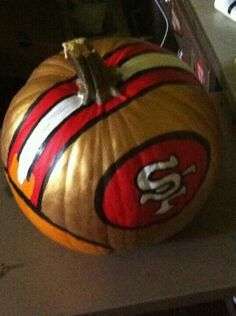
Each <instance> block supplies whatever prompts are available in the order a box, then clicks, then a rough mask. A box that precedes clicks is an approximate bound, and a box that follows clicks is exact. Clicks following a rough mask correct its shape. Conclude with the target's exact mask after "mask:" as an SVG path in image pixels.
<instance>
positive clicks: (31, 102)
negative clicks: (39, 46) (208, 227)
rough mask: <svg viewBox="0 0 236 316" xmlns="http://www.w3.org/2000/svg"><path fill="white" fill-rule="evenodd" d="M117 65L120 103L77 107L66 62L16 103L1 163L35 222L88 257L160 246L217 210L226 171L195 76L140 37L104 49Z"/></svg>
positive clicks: (47, 67) (51, 63)
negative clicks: (216, 194) (206, 208)
mask: <svg viewBox="0 0 236 316" xmlns="http://www.w3.org/2000/svg"><path fill="white" fill-rule="evenodd" d="M93 45H94V47H95V48H96V50H97V51H98V53H99V54H100V55H101V56H102V57H103V60H104V62H105V64H106V65H107V66H109V67H117V69H118V70H119V73H120V74H121V76H122V81H121V82H120V83H119V86H118V87H117V89H118V91H119V94H118V95H116V96H114V97H112V98H110V99H109V100H108V101H107V102H105V103H103V104H101V105H99V104H97V103H90V104H87V105H85V106H81V105H80V103H79V102H78V96H77V90H78V87H77V85H76V77H75V71H74V69H73V67H72V66H71V64H70V62H69V61H68V60H67V59H65V58H64V56H63V55H62V54H58V55H56V56H53V57H51V58H49V59H47V60H46V61H44V62H43V63H42V64H41V65H40V66H39V67H38V68H37V69H35V71H34V72H33V74H32V75H31V77H30V78H29V80H28V82H27V83H26V85H25V86H24V87H23V88H22V89H21V90H20V91H19V93H18V94H17V95H16V96H15V97H14V99H13V100H12V103H11V105H10V107H9V110H8V112H7V114H6V117H5V120H4V125H3V131H2V159H3V163H4V167H5V171H6V177H7V179H8V182H9V185H10V187H11V190H12V192H13V194H14V196H15V199H16V201H17V203H18V204H19V206H20V207H21V209H22V211H23V212H24V213H25V215H26V216H27V217H28V218H29V219H30V220H31V221H32V222H33V223H34V224H35V225H36V226H37V228H38V229H39V230H40V231H42V232H43V233H44V234H46V235H47V236H49V237H50V238H52V239H53V240H55V241H57V242H59V243H61V244H63V245H65V246H67V247H69V248H72V249H78V250H81V251H85V252H88V253H107V252H109V251H111V250H113V249H121V248H130V247H133V246H137V245H140V244H143V243H154V242H159V241H161V240H163V239H166V238H169V237H170V236H172V235H173V234H175V233H176V232H178V231H180V230H181V229H182V228H183V227H184V226H185V225H186V224H187V223H188V222H190V221H191V220H192V218H193V217H194V215H195V214H196V212H197V211H199V209H201V207H202V206H203V204H204V203H205V202H206V200H207V198H208V197H209V194H210V193H211V191H212V188H213V186H214V183H215V181H216V175H217V172H218V169H219V161H220V132H219V125H218V120H217V116H216V114H215V112H214V109H213V106H212V104H211V102H210V101H209V99H208V97H207V95H206V94H205V92H204V91H203V89H202V88H201V86H200V85H199V83H198V81H197V80H196V78H195V76H194V75H193V74H192V73H191V71H190V70H189V68H188V67H187V66H186V65H185V64H184V63H182V62H181V61H180V60H179V59H177V58H176V57H174V56H173V55H171V54H169V53H167V52H166V51H163V50H161V49H160V48H159V47H157V46H155V45H153V44H150V43H146V42H142V41H139V40H135V39H121V38H108V39H101V40H96V41H94V42H93Z"/></svg>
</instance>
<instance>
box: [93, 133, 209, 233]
mask: <svg viewBox="0 0 236 316" xmlns="http://www.w3.org/2000/svg"><path fill="white" fill-rule="evenodd" d="M173 139H180V140H181V139H188V140H194V141H197V142H198V143H200V144H201V145H202V146H203V148H204V149H205V151H206V155H207V167H206V170H205V174H204V176H203V178H202V181H201V182H200V185H199V187H198V189H197V190H196V191H195V192H194V194H193V196H192V199H191V201H192V200H193V199H194V196H195V195H196V194H197V192H198V191H199V189H200V187H201V186H202V183H203V182H204V180H205V178H206V175H207V173H208V170H209V165H210V157H211V148H210V144H209V142H208V141H207V140H206V139H205V138H204V137H203V136H202V135H200V134H198V133H196V132H193V131H176V132H170V133H166V134H162V135H158V136H155V137H153V138H151V139H149V140H147V141H145V142H144V143H142V144H141V145H139V146H136V147H134V148H132V149H131V150H130V151H129V152H127V153H126V154H124V155H123V156H122V157H120V158H119V159H118V160H117V161H116V162H114V163H113V164H112V165H111V166H110V167H109V168H108V169H107V171H106V172H105V173H104V175H103V176H102V177H101V178H100V180H99V182H98V185H97V188H96V192H95V197H94V209H95V211H96V213H97V215H98V217H99V218H100V220H101V221H102V222H103V223H105V224H106V225H109V226H111V227H114V228H120V229H125V230H135V229H143V228H147V227H150V226H154V225H158V224H161V223H163V222H166V221H168V220H170V219H172V218H173V217H176V216H177V215H178V214H180V213H181V212H182V211H183V209H184V208H186V206H187V205H188V204H189V203H190V202H191V201H189V202H188V203H187V204H186V205H185V206H184V208H183V209H182V210H181V211H180V212H177V213H176V214H173V215H172V216H171V217H169V218H166V219H163V220H159V221H158V222H154V223H151V224H146V225H141V226H136V227H125V226H121V225H117V224H114V223H112V222H110V221H109V220H108V219H107V217H106V216H105V213H104V211H103V197H104V193H105V190H106V187H107V185H108V183H109V182H110V180H111V179H112V177H113V176H114V174H115V173H116V172H117V170H119V169H120V168H121V167H122V165H123V164H124V163H125V162H126V161H127V160H129V159H131V158H133V157H134V156H135V155H136V154H138V153H139V152H140V151H142V150H144V149H145V148H148V147H150V146H152V145H155V144H160V143H163V142H165V141H167V140H173Z"/></svg>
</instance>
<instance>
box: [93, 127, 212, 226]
mask: <svg viewBox="0 0 236 316" xmlns="http://www.w3.org/2000/svg"><path fill="white" fill-rule="evenodd" d="M209 159H210V146H209V144H208V142H207V141H206V140H205V139H204V138H203V137H202V136H200V135H198V134H196V133H193V132H175V133H170V134H165V135H161V136H159V137H155V138H153V139H151V140H149V141H147V142H145V143H144V144H142V145H140V146H138V147H136V148H133V149H132V150H131V151H130V152H128V153H127V154H125V155H124V156H123V157H121V158H120V159H119V160H118V161H116V162H115V163H114V164H112V165H111V166H110V168H109V169H108V170H107V172H106V173H105V175H104V176H103V177H102V178H101V179H100V181H99V184H98V187H97V191H96V195H95V208H96V211H97V213H98V215H99V217H100V218H101V219H102V220H103V221H105V222H106V223H109V224H110V225H115V226H118V227H122V228H130V229H131V228H138V227H145V226H149V225H151V224H155V223H159V222H163V221H165V220H168V219H170V218H171V217H173V216H175V215H177V214H179V213H180V212H181V211H182V210H183V209H184V208H185V206H186V205H187V204H188V203H189V202H190V201H191V200H192V199H193V198H194V196H195V194H196V193H197V191H198V190H199V188H200V186H201V184H202V183H203V181H204V179H205V176H206V173H207V170H208V165H209Z"/></svg>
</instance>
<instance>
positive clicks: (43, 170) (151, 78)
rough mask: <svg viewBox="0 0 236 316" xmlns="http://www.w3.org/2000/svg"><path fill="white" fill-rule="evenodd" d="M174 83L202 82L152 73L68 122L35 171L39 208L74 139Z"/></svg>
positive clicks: (187, 75)
mask: <svg viewBox="0 0 236 316" xmlns="http://www.w3.org/2000/svg"><path fill="white" fill-rule="evenodd" d="M172 82H176V83H188V84H195V85H196V84H197V85H199V82H198V81H197V79H196V78H195V77H194V76H193V75H192V74H191V73H186V72H183V71H178V70H174V69H161V70H160V69H159V70H153V71H149V72H148V73H143V74H141V75H140V76H139V77H137V78H134V79H133V80H128V82H126V83H125V84H124V85H123V87H122V88H121V90H120V96H118V97H116V98H113V99H112V100H110V101H108V102H107V103H106V104H104V105H102V106H100V105H97V104H93V105H91V106H89V107H85V108H84V109H83V110H82V111H81V112H78V113H76V114H75V115H73V116H72V117H70V118H69V119H68V120H67V121H66V122H64V124H63V125H62V126H61V127H60V128H59V129H58V130H57V131H56V133H55V134H54V135H53V137H52V138H51V139H50V140H49V142H48V144H47V145H46V147H45V149H44V150H43V152H42V154H41V156H40V157H39V158H38V160H37V162H36V164H35V166H34V168H33V174H34V176H35V180H36V181H35V188H34V192H33V196H32V199H31V202H32V203H33V204H34V205H35V206H37V204H38V202H39V201H38V199H39V196H40V191H41V189H42V185H43V182H44V179H45V177H46V176H47V173H48V171H49V168H50V167H51V165H52V162H53V161H54V159H55V157H56V156H57V154H58V153H59V152H60V151H61V150H62V149H63V148H65V145H66V144H67V143H68V142H69V141H70V139H71V138H72V137H73V136H74V135H77V134H78V137H79V134H80V133H83V132H85V131H86V130H87V128H89V127H91V125H93V121H94V124H95V123H96V122H97V120H100V119H102V118H103V117H106V116H107V115H108V114H109V113H111V112H112V111H114V110H118V109H119V108H121V107H122V106H124V105H126V103H127V102H128V103H129V102H130V99H132V98H134V97H135V96H137V95H138V94H140V93H142V92H145V90H146V89H149V88H152V87H154V86H158V85H162V84H167V83H172Z"/></svg>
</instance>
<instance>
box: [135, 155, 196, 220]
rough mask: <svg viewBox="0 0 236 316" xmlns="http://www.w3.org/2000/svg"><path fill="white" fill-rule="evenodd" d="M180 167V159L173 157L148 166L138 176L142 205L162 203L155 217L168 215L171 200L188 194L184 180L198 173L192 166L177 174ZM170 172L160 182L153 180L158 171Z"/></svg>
mask: <svg viewBox="0 0 236 316" xmlns="http://www.w3.org/2000/svg"><path fill="white" fill-rule="evenodd" d="M178 165H179V161H178V159H177V158H176V157H175V156H174V155H171V156H170V158H169V159H168V160H166V161H159V162H155V163H152V164H149V165H146V166H145V167H144V168H143V169H142V170H141V171H140V172H139V173H138V175H137V186H138V188H139V190H140V191H141V197H140V203H141V204H142V205H144V204H145V203H147V202H148V201H149V200H155V201H159V202H160V204H161V205H160V208H159V209H158V210H157V211H156V212H155V215H161V214H165V213H167V212H168V211H169V210H170V209H171V208H172V207H173V205H172V204H171V200H172V199H174V198H176V197H178V196H180V195H182V194H185V193H186V192H187V189H186V185H185V184H183V178H184V177H186V176H188V175H190V174H193V173H195V172H196V166H195V165H191V166H189V167H188V168H187V169H186V170H184V171H183V172H182V173H177V172H175V171H174V170H173V172H171V169H174V168H175V167H176V166H178ZM165 170H166V171H167V170H168V171H170V173H169V174H167V175H165V176H163V177H161V178H160V179H158V180H154V179H153V177H152V176H153V174H154V173H155V174H156V173H157V172H158V171H165Z"/></svg>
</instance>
